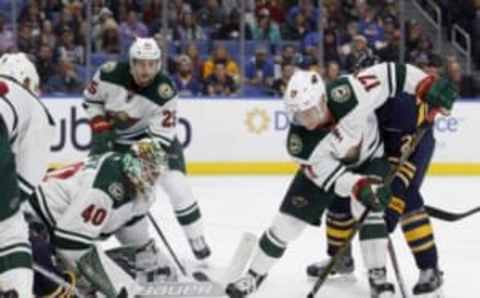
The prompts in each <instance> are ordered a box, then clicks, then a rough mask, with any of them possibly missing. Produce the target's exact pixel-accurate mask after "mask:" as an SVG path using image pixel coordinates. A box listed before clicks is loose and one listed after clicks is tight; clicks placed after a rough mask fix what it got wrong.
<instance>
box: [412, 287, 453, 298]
mask: <svg viewBox="0 0 480 298" xmlns="http://www.w3.org/2000/svg"><path fill="white" fill-rule="evenodd" d="M413 298H445V295H444V294H443V290H442V288H439V289H437V290H435V291H434V292H432V293H426V294H420V295H413Z"/></svg>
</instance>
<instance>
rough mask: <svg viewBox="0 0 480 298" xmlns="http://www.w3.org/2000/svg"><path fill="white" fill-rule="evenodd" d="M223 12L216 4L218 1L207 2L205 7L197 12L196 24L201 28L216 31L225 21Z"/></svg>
mask: <svg viewBox="0 0 480 298" xmlns="http://www.w3.org/2000/svg"><path fill="white" fill-rule="evenodd" d="M225 15H226V14H225V10H224V9H223V7H221V6H220V5H219V3H218V0H208V1H207V3H206V5H204V7H203V8H201V9H200V10H199V11H198V14H197V18H198V23H199V24H200V25H201V26H202V27H210V28H211V29H218V28H220V26H222V24H223V23H224V21H225Z"/></svg>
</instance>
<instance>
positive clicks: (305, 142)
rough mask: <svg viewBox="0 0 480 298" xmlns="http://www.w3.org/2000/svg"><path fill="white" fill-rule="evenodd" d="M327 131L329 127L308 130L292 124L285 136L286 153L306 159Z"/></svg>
mask: <svg viewBox="0 0 480 298" xmlns="http://www.w3.org/2000/svg"><path fill="white" fill-rule="evenodd" d="M329 132H330V130H329V129H317V130H314V131H308V130H307V129H305V128H304V127H303V126H299V125H295V124H292V125H291V126H290V130H289V131H288V136H287V150H288V153H289V154H290V155H291V156H293V157H295V158H299V159H303V160H308V158H309V157H310V155H311V154H312V152H313V150H314V149H315V147H316V146H317V145H318V143H320V141H321V140H322V139H323V138H324V137H325V136H326V135H327V134H328V133H329Z"/></svg>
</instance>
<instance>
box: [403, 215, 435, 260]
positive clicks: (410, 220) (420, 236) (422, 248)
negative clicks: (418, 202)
mask: <svg viewBox="0 0 480 298" xmlns="http://www.w3.org/2000/svg"><path fill="white" fill-rule="evenodd" d="M401 223H402V230H403V234H404V236H405V239H406V240H407V243H408V246H409V247H410V250H411V251H412V253H413V255H414V256H415V262H416V263H417V266H418V268H419V269H427V268H436V267H437V263H438V254H437V247H436V245H435V239H434V236H433V228H432V225H431V223H430V218H429V216H428V214H427V213H426V212H425V210H423V209H422V210H418V211H415V212H412V213H409V214H407V215H405V217H404V218H403V219H402V222H401Z"/></svg>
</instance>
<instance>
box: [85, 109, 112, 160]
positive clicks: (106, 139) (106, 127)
mask: <svg viewBox="0 0 480 298" xmlns="http://www.w3.org/2000/svg"><path fill="white" fill-rule="evenodd" d="M90 127H91V129H92V143H91V147H90V155H94V154H101V153H104V152H107V151H110V150H112V149H113V142H114V141H115V133H114V131H113V129H112V125H111V124H110V122H108V121H107V120H106V119H105V117H103V116H97V117H94V118H93V119H92V120H91V121H90Z"/></svg>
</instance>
